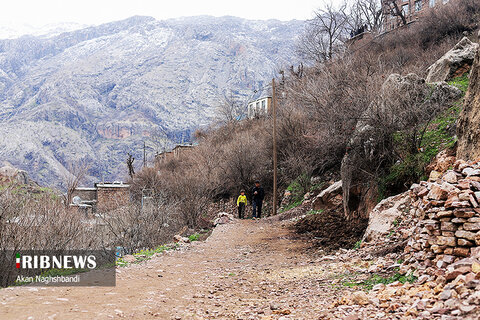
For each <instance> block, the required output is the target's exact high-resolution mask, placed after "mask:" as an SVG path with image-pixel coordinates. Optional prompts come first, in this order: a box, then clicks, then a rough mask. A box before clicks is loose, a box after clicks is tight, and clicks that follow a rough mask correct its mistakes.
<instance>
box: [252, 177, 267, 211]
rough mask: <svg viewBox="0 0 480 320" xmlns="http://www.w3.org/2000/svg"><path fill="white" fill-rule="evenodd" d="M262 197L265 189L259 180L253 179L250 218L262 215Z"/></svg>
mask: <svg viewBox="0 0 480 320" xmlns="http://www.w3.org/2000/svg"><path fill="white" fill-rule="evenodd" d="M263 198H265V190H263V187H262V186H261V185H260V181H258V180H257V181H255V187H253V189H252V209H253V212H252V218H253V219H260V218H261V217H262V205H263Z"/></svg>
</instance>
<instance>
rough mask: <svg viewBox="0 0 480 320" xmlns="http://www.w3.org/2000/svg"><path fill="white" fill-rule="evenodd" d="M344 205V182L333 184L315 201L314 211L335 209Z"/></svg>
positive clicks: (313, 203) (313, 204)
mask: <svg viewBox="0 0 480 320" xmlns="http://www.w3.org/2000/svg"><path fill="white" fill-rule="evenodd" d="M341 204H342V180H340V181H337V182H335V183H333V184H332V185H331V186H329V187H328V188H327V189H325V190H323V191H322V192H320V193H319V194H318V196H316V197H315V199H313V202H312V207H313V209H314V210H320V209H327V208H335V207H338V206H339V205H341Z"/></svg>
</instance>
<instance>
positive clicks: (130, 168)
mask: <svg viewBox="0 0 480 320" xmlns="http://www.w3.org/2000/svg"><path fill="white" fill-rule="evenodd" d="M127 155H128V158H127V167H128V175H129V176H130V178H133V175H134V174H135V169H134V168H133V161H135V158H134V157H133V156H132V155H131V154H130V153H127Z"/></svg>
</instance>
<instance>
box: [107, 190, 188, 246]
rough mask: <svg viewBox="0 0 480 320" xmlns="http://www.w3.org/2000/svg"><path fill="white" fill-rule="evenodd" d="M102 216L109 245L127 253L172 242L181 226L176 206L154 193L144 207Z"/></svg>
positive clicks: (133, 207)
mask: <svg viewBox="0 0 480 320" xmlns="http://www.w3.org/2000/svg"><path fill="white" fill-rule="evenodd" d="M100 216H101V220H102V222H103V223H104V224H105V226H106V230H105V231H106V234H108V237H107V238H106V239H108V242H109V243H107V245H110V246H113V245H114V246H122V247H124V248H125V249H126V251H128V252H132V251H136V250H140V249H144V248H153V247H155V246H158V245H159V244H163V243H167V242H169V241H171V239H172V237H173V235H175V233H176V232H177V231H178V230H179V229H180V225H181V224H180V219H179V217H178V210H177V205H176V203H172V202H170V203H167V202H166V201H165V200H164V199H163V197H162V196H161V195H158V194H157V195H155V194H153V193H152V194H149V196H148V197H144V199H143V201H142V202H141V204H131V205H129V206H124V207H119V208H118V209H117V210H114V211H112V212H107V213H102V214H100Z"/></svg>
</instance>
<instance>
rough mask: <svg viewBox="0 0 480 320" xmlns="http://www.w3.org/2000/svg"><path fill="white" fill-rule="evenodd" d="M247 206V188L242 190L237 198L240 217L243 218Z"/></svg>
mask: <svg viewBox="0 0 480 320" xmlns="http://www.w3.org/2000/svg"><path fill="white" fill-rule="evenodd" d="M246 206H247V196H246V195H245V190H241V191H240V195H239V196H238V198H237V208H238V219H243V217H244V214H245V207H246Z"/></svg>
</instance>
